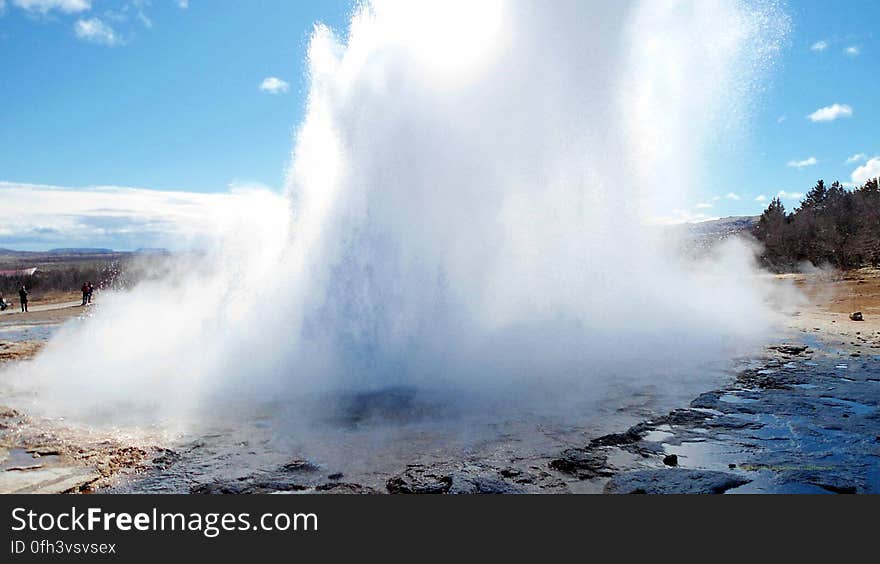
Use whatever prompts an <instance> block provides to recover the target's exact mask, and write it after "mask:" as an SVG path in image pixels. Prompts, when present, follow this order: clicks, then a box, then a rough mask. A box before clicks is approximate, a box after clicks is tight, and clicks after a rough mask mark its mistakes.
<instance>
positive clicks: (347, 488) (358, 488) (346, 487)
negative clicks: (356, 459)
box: [315, 482, 379, 494]
mask: <svg viewBox="0 0 880 564" xmlns="http://www.w3.org/2000/svg"><path fill="white" fill-rule="evenodd" d="M315 491H316V492H322V493H332V494H376V493H379V492H377V491H376V490H374V489H373V488H371V487H369V486H364V485H361V484H352V483H349V482H332V483H329V484H319V485H317V486H315Z"/></svg>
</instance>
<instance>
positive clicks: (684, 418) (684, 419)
mask: <svg viewBox="0 0 880 564" xmlns="http://www.w3.org/2000/svg"><path fill="white" fill-rule="evenodd" d="M710 418H712V415H710V414H708V413H706V412H703V411H697V410H695V409H676V410H673V411H670V412H669V413H668V414H667V415H664V416H663V417H661V418H659V419H657V420H655V423H656V424H657V425H663V424H665V425H679V426H682V425H698V424H701V423H703V422H705V421H706V420H707V419H710Z"/></svg>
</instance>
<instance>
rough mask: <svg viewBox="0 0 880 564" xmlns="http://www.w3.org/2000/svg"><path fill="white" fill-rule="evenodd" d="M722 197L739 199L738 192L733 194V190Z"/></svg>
mask: <svg viewBox="0 0 880 564" xmlns="http://www.w3.org/2000/svg"><path fill="white" fill-rule="evenodd" d="M724 197H725V198H726V199H728V200H739V199H741V198H740V197H739V194H734V193H733V192H728V193H727V194H725V195H724Z"/></svg>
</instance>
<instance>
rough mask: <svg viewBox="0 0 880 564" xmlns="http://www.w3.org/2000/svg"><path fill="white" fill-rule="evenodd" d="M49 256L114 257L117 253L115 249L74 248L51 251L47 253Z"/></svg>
mask: <svg viewBox="0 0 880 564" xmlns="http://www.w3.org/2000/svg"><path fill="white" fill-rule="evenodd" d="M46 252H47V253H49V254H56V255H112V254H115V253H116V251H114V250H113V249H90V248H88V247H86V248H81V247H73V248H67V249H49V250H48V251H46Z"/></svg>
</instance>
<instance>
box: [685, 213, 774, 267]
mask: <svg viewBox="0 0 880 564" xmlns="http://www.w3.org/2000/svg"><path fill="white" fill-rule="evenodd" d="M758 219H759V216H756V215H755V216H752V215H743V216H736V217H722V218H721V219H712V220H709V221H701V222H699V223H686V224H683V225H677V226H675V228H677V229H683V230H684V232H685V237H684V244H683V250H684V252H685V254H686V255H689V256H692V257H701V256H705V255H706V254H708V253H709V252H710V251H711V250H712V248H713V247H714V246H715V245H717V244H718V243H720V242H721V241H724V240H725V239H728V238H730V237H734V236H736V235H739V234H741V233H750V232H751V231H752V228H754V226H755V225H757V223H758Z"/></svg>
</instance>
